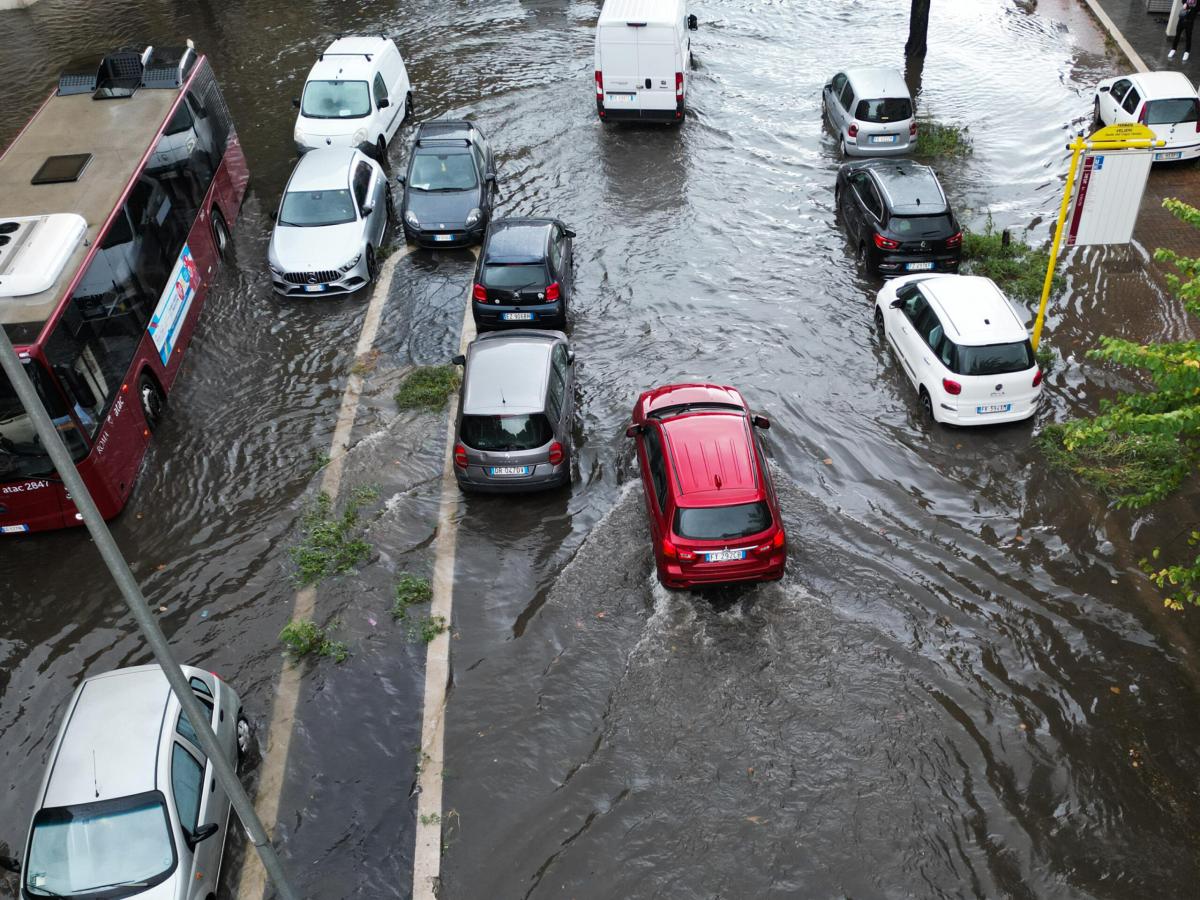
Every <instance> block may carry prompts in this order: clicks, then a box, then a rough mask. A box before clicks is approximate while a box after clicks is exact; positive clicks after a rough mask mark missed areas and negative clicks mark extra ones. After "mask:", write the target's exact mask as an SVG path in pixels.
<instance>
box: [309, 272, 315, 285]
mask: <svg viewBox="0 0 1200 900" xmlns="http://www.w3.org/2000/svg"><path fill="white" fill-rule="evenodd" d="M308 283H309V284H316V283H317V273H316V272H309V273H308Z"/></svg>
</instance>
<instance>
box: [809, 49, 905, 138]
mask: <svg viewBox="0 0 1200 900" xmlns="http://www.w3.org/2000/svg"><path fill="white" fill-rule="evenodd" d="M821 107H822V109H823V110H824V112H825V115H826V117H828V119H829V124H830V125H831V126H832V127H833V130H834V131H835V132H836V133H837V136H838V141H839V143H840V145H841V149H842V155H843V156H897V155H899V154H901V153H907V152H908V151H909V150H911V149H912V148H913V146H914V145H915V144H916V142H917V119H916V112H915V111H914V108H913V101H912V96H911V95H910V94H909V92H908V85H906V84H905V83H904V79H903V78H902V77H901V76H900V73H899V72H897V71H896V70H895V69H885V68H879V67H873V68H861V69H846V70H844V71H842V72H838V73H837V74H836V75H834V76H833V77H832V78H831V79H829V82H828V83H827V84H826V85H825V89H824V90H823V91H822V92H821Z"/></svg>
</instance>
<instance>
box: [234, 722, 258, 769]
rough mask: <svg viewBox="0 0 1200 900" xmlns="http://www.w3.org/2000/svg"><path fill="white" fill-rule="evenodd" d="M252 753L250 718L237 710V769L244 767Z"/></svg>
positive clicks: (252, 737)
mask: <svg viewBox="0 0 1200 900" xmlns="http://www.w3.org/2000/svg"><path fill="white" fill-rule="evenodd" d="M253 755H254V729H253V728H252V727H251V726H250V720H249V719H247V718H246V717H245V716H244V715H242V712H241V710H238V717H237V764H238V770H239V771H241V770H243V769H245V768H246V766H247V765H248V764H249V762H250V760H251V758H252V757H253Z"/></svg>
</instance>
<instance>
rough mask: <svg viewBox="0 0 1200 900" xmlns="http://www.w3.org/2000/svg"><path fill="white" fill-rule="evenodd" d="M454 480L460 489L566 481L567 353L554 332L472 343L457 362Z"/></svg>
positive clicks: (571, 370) (527, 487) (571, 369)
mask: <svg viewBox="0 0 1200 900" xmlns="http://www.w3.org/2000/svg"><path fill="white" fill-rule="evenodd" d="M454 362H455V363H456V364H457V365H461V366H463V367H464V368H463V382H462V395H461V402H460V403H459V412H458V422H457V425H456V428H455V444H454V475H455V478H456V479H457V480H458V486H459V487H460V488H462V489H463V490H465V491H492V492H514V491H532V490H541V489H545V488H554V487H558V486H560V485H563V484H567V483H568V482H569V481H570V480H571V423H572V421H573V417H574V409H575V355H574V354H573V353H572V352H571V350H570V348H569V347H568V346H567V338H566V336H565V335H564V334H563V333H562V332H560V331H535V330H533V329H517V330H512V331H505V332H495V333H492V334H485V335H483V336H481V337H478V338H476V339H475V340H474V341H472V342H471V344H470V346H469V347H468V348H467V353H466V355H465V356H458V357H455V358H454Z"/></svg>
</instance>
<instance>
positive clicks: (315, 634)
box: [279, 619, 350, 663]
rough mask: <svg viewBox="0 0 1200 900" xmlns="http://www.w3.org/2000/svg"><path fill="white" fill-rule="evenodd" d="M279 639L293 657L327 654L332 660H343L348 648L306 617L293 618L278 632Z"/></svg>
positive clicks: (346, 655)
mask: <svg viewBox="0 0 1200 900" xmlns="http://www.w3.org/2000/svg"><path fill="white" fill-rule="evenodd" d="M279 640H281V641H282V642H283V646H284V648H285V649H286V650H287V652H288V653H290V654H291V655H292V657H293V658H295V659H300V658H302V657H305V656H309V655H313V656H328V657H330V658H331V659H332V660H333V661H334V662H339V663H340V662H345V661H346V658H347V657H348V656H349V655H350V649H349V648H348V647H347V646H346V644H345V643H344V642H342V641H335V640H332V639H331V638H330V637H329V632H328V631H327V630H326V629H324V628H322V627H321V626H320V625H318V624H317V623H316V622H310V621H309V620H307V619H293V620H292V621H291V622H288V623H287V624H286V625H284V626H283V631H281V632H279Z"/></svg>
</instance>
